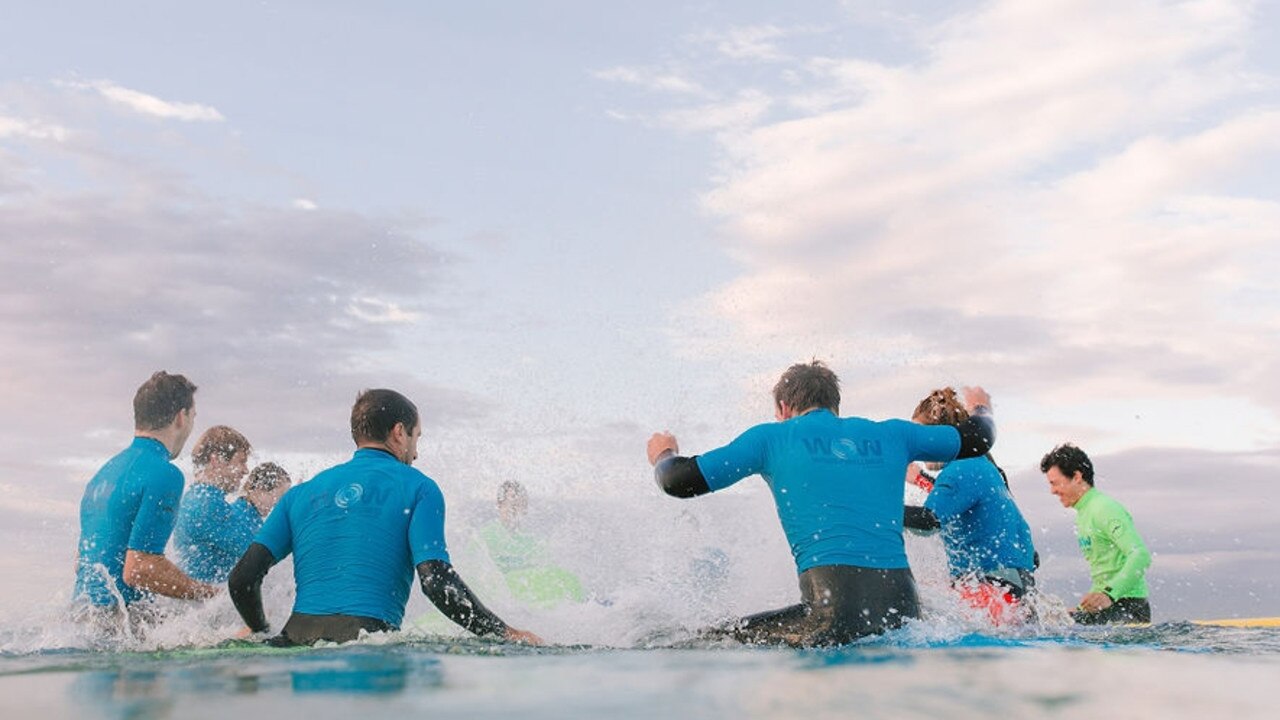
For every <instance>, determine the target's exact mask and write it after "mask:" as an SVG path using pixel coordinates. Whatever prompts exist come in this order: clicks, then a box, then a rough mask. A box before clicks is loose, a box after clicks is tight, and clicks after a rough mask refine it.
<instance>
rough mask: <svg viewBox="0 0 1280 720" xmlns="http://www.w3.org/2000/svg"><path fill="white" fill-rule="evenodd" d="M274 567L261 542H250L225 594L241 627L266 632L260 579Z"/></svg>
mask: <svg viewBox="0 0 1280 720" xmlns="http://www.w3.org/2000/svg"><path fill="white" fill-rule="evenodd" d="M275 564H276V559H275V558H274V557H272V555H271V551H270V550H268V549H267V547H266V546H265V545H263V544H261V543H253V544H252V545H250V546H249V549H248V550H246V551H245V552H244V555H243V556H241V558H240V562H238V563H236V566H235V568H234V569H232V571H231V576H230V577H228V578H227V591H228V592H229V593H230V595H231V602H232V603H233V604H234V605H235V606H236V611H237V612H239V613H240V617H241V618H243V619H244V624H245V625H248V626H249V629H250V630H252V631H253V632H256V633H258V632H266V631H267V629H268V627H269V626H268V625H267V615H266V613H265V612H263V610H262V579H263V578H265V577H266V576H267V571H268V570H270V569H271V566H272V565H275Z"/></svg>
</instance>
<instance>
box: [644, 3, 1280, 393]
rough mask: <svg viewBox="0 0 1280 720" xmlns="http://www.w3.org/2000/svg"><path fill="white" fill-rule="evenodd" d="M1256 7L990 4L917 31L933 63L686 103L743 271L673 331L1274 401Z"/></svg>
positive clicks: (1273, 120)
mask: <svg viewBox="0 0 1280 720" xmlns="http://www.w3.org/2000/svg"><path fill="white" fill-rule="evenodd" d="M1250 7H1251V6H1250V5H1249V4H1248V3H1245V2H1232V1H1228V0H1216V1H1211V2H1178V3H1171V4H1170V3H1155V2H1139V3H1126V4H1123V5H1116V4H1114V3H1105V2H1097V1H1090V2H1054V3H1038V4H1034V5H1028V4H1025V3H1018V2H1009V1H1000V2H989V3H984V4H982V5H981V6H979V7H976V8H974V9H972V10H966V11H963V12H959V13H956V14H955V15H953V16H952V17H948V18H942V19H939V20H936V21H934V22H932V23H931V24H929V25H928V26H927V27H923V28H921V27H917V30H918V32H917V33H916V37H918V38H920V40H921V42H922V43H923V45H922V49H921V53H920V55H919V56H918V57H917V58H915V59H914V60H911V61H908V62H898V63H892V64H891V63H887V62H883V61H880V60H877V59H876V58H874V57H846V58H841V57H830V56H811V57H796V58H794V59H793V60H791V61H790V63H791V65H792V71H793V75H791V77H793V78H798V80H797V84H796V85H795V86H794V87H790V86H788V87H781V88H776V89H772V90H768V91H765V90H761V89H759V87H758V86H752V87H751V88H748V89H743V90H741V91H740V92H742V93H744V96H743V97H747V98H750V101H751V102H750V108H751V110H750V111H743V110H740V111H738V112H737V113H733V112H725V113H721V114H718V113H717V112H715V110H716V109H718V108H725V107H726V106H725V105H724V104H723V103H718V104H716V105H712V106H709V107H705V108H704V107H688V108H686V107H678V108H676V109H673V110H671V111H669V112H668V114H667V117H669V118H672V119H673V120H674V121H673V122H672V123H671V125H672V126H674V127H677V128H678V129H680V130H685V131H687V130H704V131H713V132H714V133H715V134H714V135H713V138H714V141H715V142H716V143H717V145H718V147H719V150H720V155H721V157H720V160H721V162H720V164H719V166H718V167H717V168H716V174H715V175H714V176H712V177H711V178H710V180H709V188H708V190H707V191H706V192H705V194H704V195H703V206H704V208H705V209H706V211H707V212H708V214H709V215H710V216H711V217H712V218H714V219H716V220H717V221H718V222H719V223H720V230H719V233H718V239H719V242H720V243H721V245H722V247H723V248H724V250H725V252H726V253H727V254H728V255H729V256H730V257H731V258H732V259H733V260H734V261H736V262H737V264H738V267H739V268H740V271H739V273H738V274H737V277H736V278H734V279H733V280H731V281H729V282H727V283H725V284H723V285H721V286H720V287H718V288H716V289H714V290H713V291H712V292H710V293H708V294H707V295H705V296H704V297H703V298H701V299H700V300H699V301H698V302H697V303H695V304H694V305H693V306H692V307H690V308H688V309H687V310H686V311H685V312H684V317H685V319H687V318H690V317H694V318H698V317H700V318H701V320H699V321H696V322H694V323H692V330H691V332H689V333H684V334H681V335H679V336H678V338H677V342H679V343H680V344H681V345H682V347H683V348H684V349H685V350H686V351H689V350H690V349H699V352H701V353H703V354H704V355H711V356H718V355H719V354H721V353H732V354H733V355H734V356H735V358H736V359H737V362H739V363H741V362H744V361H747V357H748V356H754V361H755V362H758V363H760V364H762V365H763V364H766V363H768V364H776V363H777V358H779V357H789V358H795V357H808V356H812V355H813V354H815V353H816V354H819V355H820V356H826V357H839V358H843V359H848V360H856V361H857V363H858V364H859V365H860V366H862V367H865V366H867V365H868V364H871V365H874V366H877V367H879V368H883V369H886V370H888V371H889V372H888V373H886V374H887V375H893V377H884V378H883V380H884V382H886V383H889V384H891V385H894V386H896V387H899V388H901V387H907V386H914V385H915V384H917V383H921V382H924V383H929V384H931V383H930V381H929V380H928V379H927V377H928V376H930V375H932V376H933V377H934V378H935V380H934V382H936V378H937V376H938V373H939V371H940V370H944V371H947V372H950V373H954V374H955V375H959V376H967V377H984V376H985V377H996V376H998V377H1000V378H1001V379H1002V381H1004V382H1009V383H1011V388H1012V389H1014V390H1016V391H1018V392H1020V393H1026V394H1029V395H1031V396H1033V397H1038V398H1040V399H1041V400H1045V399H1049V398H1054V397H1061V396H1063V395H1064V394H1068V395H1072V396H1075V397H1090V396H1092V397H1117V396H1131V397H1139V396H1143V395H1147V394H1152V393H1156V394H1159V393H1169V392H1190V393H1193V394H1201V395H1203V396H1212V395H1213V394H1216V393H1228V394H1233V395H1235V396H1238V397H1249V398H1259V399H1261V398H1262V397H1264V396H1265V398H1266V402H1267V403H1268V404H1269V405H1270V406H1271V407H1274V406H1275V405H1276V404H1277V403H1280V383H1277V382H1276V381H1274V379H1273V373H1274V371H1275V370H1276V368H1277V366H1278V364H1280V355H1278V353H1277V351H1276V349H1275V348H1274V343H1271V342H1270V341H1269V338H1273V337H1277V336H1278V335H1280V312H1276V311H1277V310H1280V297H1278V296H1277V293H1276V291H1275V286H1274V282H1273V281H1272V280H1271V278H1273V277H1274V276H1275V275H1276V274H1277V273H1280V250H1277V248H1278V247H1280V235H1278V234H1277V233H1278V231H1277V230H1276V228H1277V227H1280V224H1278V223H1277V221H1278V220H1280V202H1277V201H1276V200H1275V199H1274V197H1275V196H1274V192H1272V191H1271V189H1273V188H1274V181H1275V175H1274V170H1273V168H1274V167H1275V165H1276V161H1277V160H1280V140H1277V138H1280V114H1278V113H1277V112H1276V111H1275V110H1274V107H1275V100H1276V93H1275V87H1276V85H1275V84H1274V81H1273V80H1272V79H1268V78H1266V77H1263V76H1261V75H1260V73H1259V71H1258V70H1256V69H1254V68H1252V67H1251V66H1249V65H1248V64H1247V62H1246V57H1247V55H1246V53H1245V52H1243V51H1242V48H1245V47H1247V45H1248V42H1249V37H1250V35H1249V34H1250V32H1251V31H1252V27H1251V25H1250V23H1251V17H1252V16H1251V12H1250ZM695 77H697V76H696V75H695ZM707 87H708V88H710V90H709V91H710V92H712V93H714V94H715V95H717V96H723V97H731V96H732V92H731V91H729V90H726V88H724V87H723V86H717V85H710V84H708V85H707ZM745 93H750V94H749V95H745ZM766 109H779V110H781V109H788V110H789V111H790V112H791V113H793V115H792V116H791V117H779V116H778V115H777V114H776V113H770V112H767V111H766ZM727 118H735V119H736V120H737V122H736V123H735V124H734V125H733V126H732V130H733V131H732V132H722V130H723V129H724V128H725V127H726V126H727V125H728V121H727ZM699 123H701V124H699Z"/></svg>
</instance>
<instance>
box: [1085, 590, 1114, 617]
mask: <svg viewBox="0 0 1280 720" xmlns="http://www.w3.org/2000/svg"><path fill="white" fill-rule="evenodd" d="M1113 604H1114V603H1113V602H1112V601H1111V597H1110V596H1108V595H1107V594H1106V593H1100V592H1091V593H1089V594H1087V595H1085V596H1084V597H1082V598H1080V609H1081V610H1084V611H1085V612H1091V613H1095V612H1101V611H1103V610H1106V609H1107V608H1109V607H1111V606H1112V605H1113Z"/></svg>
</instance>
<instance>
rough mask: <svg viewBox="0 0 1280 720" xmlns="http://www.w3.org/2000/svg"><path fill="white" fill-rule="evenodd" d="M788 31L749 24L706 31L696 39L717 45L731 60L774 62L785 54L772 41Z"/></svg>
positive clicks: (772, 26) (717, 48)
mask: <svg viewBox="0 0 1280 720" xmlns="http://www.w3.org/2000/svg"><path fill="white" fill-rule="evenodd" d="M788 34H789V33H788V31H787V30H784V29H782V28H779V27H777V26H775V25H749V26H742V27H735V28H730V29H729V30H727V31H725V32H713V33H704V34H702V35H700V36H698V37H697V38H696V39H697V40H700V41H702V42H706V43H710V44H711V45H713V46H715V48H716V51H717V52H718V53H720V54H721V55H722V56H724V57H726V58H729V59H731V60H752V61H756V62H773V61H778V60H783V59H785V57H786V56H785V55H784V54H783V53H782V51H781V50H779V49H778V46H777V45H776V44H775V43H774V42H772V41H774V40H778V39H781V38H784V37H786V36H787V35H788Z"/></svg>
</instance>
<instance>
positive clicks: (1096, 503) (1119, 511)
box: [1091, 489, 1129, 519]
mask: <svg viewBox="0 0 1280 720" xmlns="http://www.w3.org/2000/svg"><path fill="white" fill-rule="evenodd" d="M1093 492H1094V493H1095V496H1094V498H1093V508H1091V509H1092V510H1093V514H1094V515H1095V516H1097V517H1099V518H1104V519H1105V518H1114V517H1128V516H1129V510H1128V509H1127V508H1125V506H1124V505H1122V504H1121V503H1120V501H1119V500H1116V499H1115V498H1113V497H1111V496H1110V495H1107V494H1106V493H1103V492H1102V491H1100V490H1096V489H1095V490H1094V491H1093Z"/></svg>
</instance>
